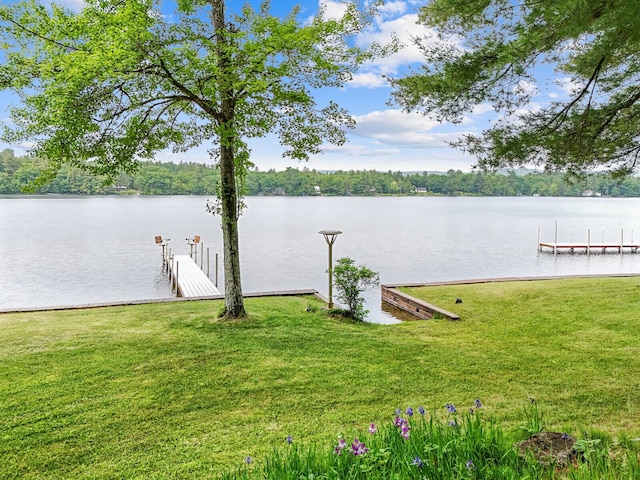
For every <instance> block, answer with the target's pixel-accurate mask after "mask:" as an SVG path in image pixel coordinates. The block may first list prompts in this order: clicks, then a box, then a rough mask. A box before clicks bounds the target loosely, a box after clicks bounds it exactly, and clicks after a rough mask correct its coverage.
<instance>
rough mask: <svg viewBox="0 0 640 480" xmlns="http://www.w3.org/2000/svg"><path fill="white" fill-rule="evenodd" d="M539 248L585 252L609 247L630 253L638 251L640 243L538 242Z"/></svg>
mask: <svg viewBox="0 0 640 480" xmlns="http://www.w3.org/2000/svg"><path fill="white" fill-rule="evenodd" d="M538 248H539V250H540V251H543V249H544V248H549V249H551V251H552V252H554V253H557V252H559V251H561V250H562V251H565V252H569V253H574V252H575V251H576V250H584V251H585V253H592V252H594V251H595V252H598V251H600V252H602V253H607V249H613V250H614V251H616V252H617V253H623V252H624V251H625V250H626V251H628V252H629V253H638V249H639V248H640V244H638V243H613V242H612V243H589V242H571V243H555V242H551V243H547V242H540V243H538Z"/></svg>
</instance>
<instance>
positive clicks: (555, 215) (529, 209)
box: [0, 196, 640, 322]
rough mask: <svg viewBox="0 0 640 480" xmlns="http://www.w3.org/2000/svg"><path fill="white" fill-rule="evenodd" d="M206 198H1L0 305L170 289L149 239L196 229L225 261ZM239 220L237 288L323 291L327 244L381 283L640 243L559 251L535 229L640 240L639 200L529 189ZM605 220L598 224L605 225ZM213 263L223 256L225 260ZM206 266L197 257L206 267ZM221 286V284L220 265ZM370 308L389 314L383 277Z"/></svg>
mask: <svg viewBox="0 0 640 480" xmlns="http://www.w3.org/2000/svg"><path fill="white" fill-rule="evenodd" d="M206 201H207V198H206V197H198V196H186V197H180V196H178V197H176V196H171V197H168V196H167V197H165V196H160V197H146V196H95V197H94V196H91V197H82V196H80V197H76V196H44V197H39V196H35V197H30V196H19V197H0V258H1V261H2V264H1V268H0V310H2V309H5V310H6V309H12V308H26V307H43V306H59V305H72V304H87V303H99V302H112V301H128V300H142V299H158V298H166V297H170V296H171V292H170V288H169V283H168V280H167V278H166V276H165V275H163V272H162V262H161V256H160V251H161V249H160V248H159V247H158V246H156V244H155V242H154V237H155V236H156V235H162V236H163V237H164V238H170V239H171V243H170V245H171V247H172V250H173V252H174V253H189V245H188V244H187V242H186V238H188V237H193V236H194V235H200V236H201V239H202V242H203V244H204V246H205V248H206V247H209V249H210V257H211V267H210V271H211V277H212V278H213V277H214V265H213V259H214V254H215V253H218V254H219V255H220V259H222V247H221V231H220V221H219V218H218V217H213V216H212V215H210V214H208V213H207V212H206V211H205V204H206ZM246 203H247V205H248V208H247V209H246V211H245V213H244V215H243V216H242V217H241V219H240V239H241V240H240V259H241V269H242V282H243V290H244V291H245V292H263V291H274V290H276V291H277V290H288V289H308V288H313V289H316V290H318V291H320V292H321V293H323V294H325V295H326V294H327V288H328V287H327V264H328V248H327V245H326V243H325V241H324V238H323V237H322V236H321V235H319V234H318V231H320V230H323V229H336V230H341V231H342V232H343V234H342V235H340V236H339V237H338V239H337V241H336V243H335V245H334V248H333V258H334V260H336V259H338V258H341V257H345V256H348V257H351V258H353V259H354V260H355V261H356V263H358V264H365V265H367V266H368V267H370V268H371V269H373V270H375V271H378V272H379V273H380V279H381V281H382V283H412V282H431V281H442V280H461V279H477V278H491V277H505V276H508V277H522V276H555V275H567V274H602V273H636V272H640V255H638V254H629V255H618V254H613V253H611V254H605V255H602V254H594V255H591V256H587V255H584V254H576V255H569V254H561V255H557V256H554V255H553V254H549V253H539V252H538V250H537V240H538V227H541V239H542V240H543V241H553V239H554V230H555V223H556V221H557V222H558V226H559V237H558V240H559V241H570V240H584V241H586V239H587V229H591V238H592V241H593V242H599V241H601V240H602V236H603V235H604V238H605V240H606V241H616V242H617V241H619V240H620V237H621V231H622V230H624V238H625V240H631V238H632V236H633V235H635V236H636V237H637V239H639V240H640V199H635V198H634V199H616V198H543V197H538V198H532V197H514V198H502V197H480V198H474V197H249V198H247V199H246ZM603 232H604V233H603ZM220 263H221V260H220ZM205 270H206V267H205ZM219 285H220V288H221V289H222V286H223V285H224V282H223V279H222V265H220V275H219ZM366 299H367V308H368V309H369V310H371V313H370V315H369V318H370V320H371V321H374V322H388V321H393V318H392V317H390V316H389V314H387V313H385V312H382V311H381V308H380V291H379V290H378V289H376V290H373V291H371V292H368V293H367V295H366Z"/></svg>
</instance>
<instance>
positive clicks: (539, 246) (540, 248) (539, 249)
mask: <svg viewBox="0 0 640 480" xmlns="http://www.w3.org/2000/svg"><path fill="white" fill-rule="evenodd" d="M538 251H539V252H541V251H542V246H541V245H540V225H538Z"/></svg>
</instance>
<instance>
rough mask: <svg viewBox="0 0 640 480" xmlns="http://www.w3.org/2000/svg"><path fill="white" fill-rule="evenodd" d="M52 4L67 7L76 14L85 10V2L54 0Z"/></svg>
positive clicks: (79, 0) (81, 0) (78, 0)
mask: <svg viewBox="0 0 640 480" xmlns="http://www.w3.org/2000/svg"><path fill="white" fill-rule="evenodd" d="M51 3H55V4H57V5H61V6H64V7H67V8H69V9H71V10H73V11H76V12H77V11H80V10H82V9H83V8H84V0H53V1H52V2H51Z"/></svg>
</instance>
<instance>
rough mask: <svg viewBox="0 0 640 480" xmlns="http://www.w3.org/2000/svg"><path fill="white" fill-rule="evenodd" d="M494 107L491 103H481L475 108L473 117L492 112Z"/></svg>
mask: <svg viewBox="0 0 640 480" xmlns="http://www.w3.org/2000/svg"><path fill="white" fill-rule="evenodd" d="M492 111H493V106H492V105H491V104H490V103H480V104H478V105H476V106H475V107H473V110H472V111H471V113H472V114H473V115H482V114H483V113H487V112H492Z"/></svg>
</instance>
